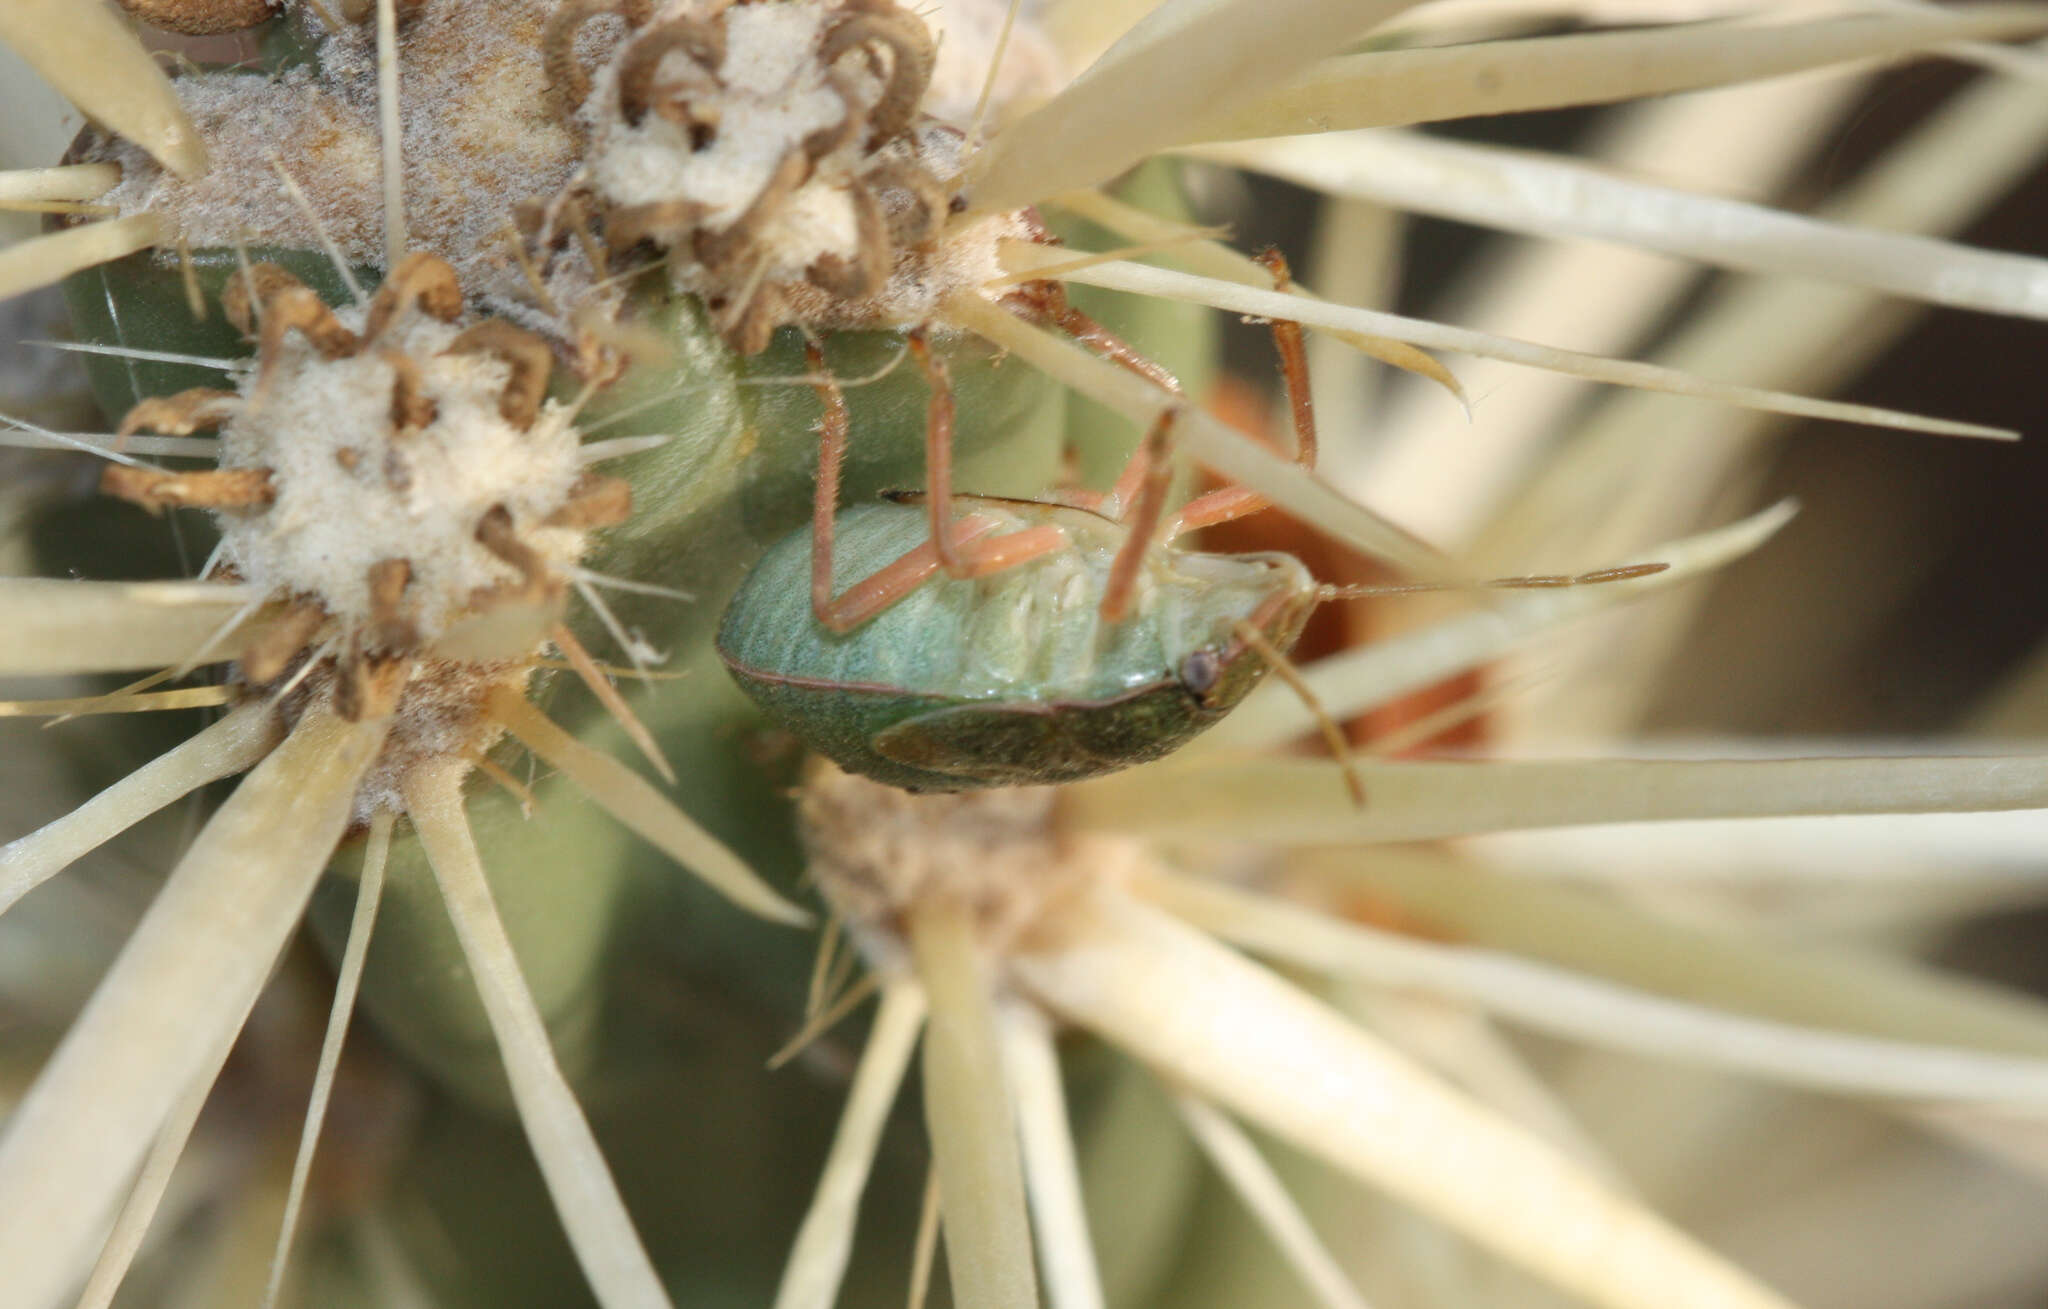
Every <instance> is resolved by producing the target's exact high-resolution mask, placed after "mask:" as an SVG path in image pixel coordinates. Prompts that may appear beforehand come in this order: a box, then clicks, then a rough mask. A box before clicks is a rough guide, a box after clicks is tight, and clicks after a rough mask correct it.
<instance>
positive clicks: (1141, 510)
mask: <svg viewBox="0 0 2048 1309" xmlns="http://www.w3.org/2000/svg"><path fill="white" fill-rule="evenodd" d="M1179 417H1180V407H1179V406H1177V405H1176V406H1174V407H1173V408H1170V409H1168V410H1166V411H1165V412H1164V413H1162V414H1160V415H1159V417H1158V418H1156V419H1154V420H1153V422H1152V427H1151V430H1150V431H1148V432H1146V433H1145V439H1144V441H1142V442H1141V443H1140V444H1139V446H1138V449H1137V452H1136V453H1134V454H1133V455H1132V456H1131V462H1130V463H1129V464H1128V465H1127V466H1126V467H1125V469H1124V476H1123V477H1119V478H1118V479H1117V493H1116V494H1117V503H1118V504H1119V505H1120V506H1122V514H1123V522H1124V526H1125V527H1126V528H1127V529H1128V531H1127V534H1126V535H1125V537H1124V543H1123V545H1122V546H1121V547H1120V548H1119V549H1118V550H1117V552H1116V559H1115V561H1114V562H1112V563H1111V564H1110V567H1109V581H1108V583H1107V584H1106V585H1104V587H1103V588H1102V604H1101V606H1100V608H1099V609H1098V611H1097V612H1099V613H1100V614H1101V616H1102V621H1103V622H1105V623H1120V622H1122V621H1123V620H1124V615H1125V613H1127V612H1128V611H1129V609H1130V605H1131V593H1132V591H1133V590H1134V589H1135V588H1136V586H1137V582H1138V570H1139V569H1141V568H1143V567H1144V565H1145V552H1146V551H1148V550H1150V549H1151V548H1152V541H1153V539H1154V538H1155V537H1157V536H1158V534H1159V524H1160V521H1161V520H1162V519H1164V518H1165V517H1166V497H1167V493H1168V492H1169V491H1171V490H1172V488H1173V461H1172V460H1171V459H1169V458H1168V457H1167V456H1168V454H1169V453H1170V451H1171V443H1172V436H1173V424H1174V420H1175V419H1177V418H1179ZM1133 469H1135V470H1137V471H1138V472H1139V473H1140V474H1141V476H1142V479H1143V480H1142V481H1141V482H1140V483H1139V484H1138V485H1137V486H1136V487H1135V488H1131V489H1126V488H1125V486H1124V482H1125V480H1126V479H1127V478H1128V477H1129V476H1130V475H1131V472H1132V470H1133ZM1133 495H1135V497H1136V498H1135V499H1132V498H1131V497H1132V496H1133Z"/></svg>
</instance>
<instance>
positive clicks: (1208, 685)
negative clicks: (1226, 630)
mask: <svg viewBox="0 0 2048 1309" xmlns="http://www.w3.org/2000/svg"><path fill="white" fill-rule="evenodd" d="M1222 680H1223V657H1222V656H1221V655H1219V654H1217V653H1216V652H1215V651H1214V650H1211V649H1209V648H1208V647H1206V646H1205V647H1203V648H1202V649H1200V650H1197V651H1195V652H1194V653H1193V654H1191V655H1189V656H1188V657H1187V658H1185V659H1183V660H1181V661H1180V681H1181V685H1182V686H1185V687H1186V688H1187V689H1188V690H1190V691H1192V692H1193V693H1194V694H1196V695H1198V696H1202V697H1204V698H1206V697H1207V696H1208V694H1209V692H1211V691H1213V690H1215V689H1216V683H1218V682H1220V681H1222Z"/></svg>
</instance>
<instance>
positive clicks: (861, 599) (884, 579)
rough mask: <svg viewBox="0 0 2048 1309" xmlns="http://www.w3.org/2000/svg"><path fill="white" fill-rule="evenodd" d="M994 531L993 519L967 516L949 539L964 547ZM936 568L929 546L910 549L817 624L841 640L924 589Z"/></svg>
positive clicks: (831, 606) (832, 607) (841, 597)
mask: <svg viewBox="0 0 2048 1309" xmlns="http://www.w3.org/2000/svg"><path fill="white" fill-rule="evenodd" d="M995 527H996V521H995V520H994V519H993V518H984V517H983V516H981V515H980V514H969V515H968V516H967V517H965V518H963V519H961V520H960V522H959V523H958V524H957V525H956V527H955V529H954V533H953V539H954V541H955V543H956V544H960V545H965V544H966V543H967V542H969V541H973V540H975V539H976V538H978V537H982V536H986V535H987V534H988V533H989V532H991V531H994V530H995ZM939 567H940V565H939V552H938V550H937V548H936V547H935V546H934V545H933V543H932V542H930V541H926V542H925V543H924V544H923V545H919V546H914V547H912V548H911V549H909V550H906V551H905V552H904V553H903V554H901V555H900V556H898V557H897V558H896V560H895V562H893V563H888V564H884V565H883V566H882V567H880V568H878V569H876V570H875V571H874V572H872V573H869V574H868V575H867V576H866V577H863V578H862V579H860V580H859V581H858V582H855V583H854V584H853V585H851V586H849V587H847V588H846V590H845V591H844V592H842V593H841V594H840V595H839V597H838V598H837V599H835V600H833V601H831V602H830V603H829V604H827V605H826V606H825V609H824V611H823V612H822V613H819V614H818V621H819V622H821V623H823V624H824V625H825V626H826V627H828V628H830V629H831V630H832V631H834V632H836V633H838V634H839V635H841V636H844V635H846V634H847V633H848V632H851V631H852V630H853V629H854V628H856V627H859V626H860V625H861V624H862V623H865V622H867V621H868V620H869V619H871V618H873V617H874V616H875V615H876V614H879V613H881V612H882V611H883V610H885V609H887V608H888V607H889V606H890V605H893V604H895V603H896V602H897V601H898V600H901V599H902V598H903V597H904V596H906V595H909V594H910V593H911V592H912V591H915V590H916V589H917V588H918V587H920V586H922V585H924V584H925V583H926V582H927V581H929V580H930V579H931V577H932V576H933V575H934V574H935V573H937V572H938V571H939Z"/></svg>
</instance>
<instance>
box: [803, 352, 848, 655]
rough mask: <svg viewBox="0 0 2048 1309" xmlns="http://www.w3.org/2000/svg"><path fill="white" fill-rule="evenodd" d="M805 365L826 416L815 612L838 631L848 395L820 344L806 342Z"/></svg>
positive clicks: (814, 519)
mask: <svg viewBox="0 0 2048 1309" xmlns="http://www.w3.org/2000/svg"><path fill="white" fill-rule="evenodd" d="M804 364H805V366H806V367H808V368H809V369H810V370H811V376H812V377H813V378H815V379H817V380H815V381H813V382H812V383H811V386H812V389H813V390H815V391H817V393H818V402H819V403H820V404H821V405H823V406H824V407H825V413H824V416H823V417H822V418H820V419H819V420H818V489H817V494H816V496H815V498H814V499H813V500H812V502H811V612H812V613H814V614H816V615H817V616H818V621H819V622H821V623H823V624H825V626H827V627H831V628H832V629H833V630H834V631H840V630H843V629H841V628H838V627H837V626H835V625H834V623H833V620H832V614H833V612H834V611H833V606H832V526H833V522H834V520H835V519H836V517H837V515H838V512H839V470H840V469H841V468H842V467H843V466H844V465H845V461H846V437H847V430H848V428H849V426H850V423H849V421H848V418H847V414H846V394H845V392H843V391H841V390H840V389H839V380H838V379H837V378H835V377H833V376H832V374H830V373H828V372H826V371H825V352H824V351H823V350H821V349H819V348H818V343H817V342H816V341H805V342H804Z"/></svg>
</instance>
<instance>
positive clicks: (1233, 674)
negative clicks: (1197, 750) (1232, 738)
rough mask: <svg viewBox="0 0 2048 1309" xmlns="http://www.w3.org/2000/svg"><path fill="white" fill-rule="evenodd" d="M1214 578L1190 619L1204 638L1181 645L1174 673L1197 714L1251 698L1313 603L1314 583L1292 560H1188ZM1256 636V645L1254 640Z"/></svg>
mask: <svg viewBox="0 0 2048 1309" xmlns="http://www.w3.org/2000/svg"><path fill="white" fill-rule="evenodd" d="M1192 562H1195V563H1196V564H1197V566H1199V567H1201V568H1202V569H1203V570H1204V571H1205V572H1206V573H1209V574H1212V576H1208V577H1205V579H1204V580H1205V582H1207V583H1208V584H1207V585H1205V586H1204V587H1203V588H1201V591H1200V593H1199V594H1200V597H1201V598H1200V602H1199V603H1198V604H1196V605H1193V606H1191V612H1190V613H1189V614H1188V615H1187V618H1188V620H1190V621H1191V623H1192V624H1194V625H1196V626H1197V627H1198V628H1199V630H1201V631H1203V633H1204V635H1203V637H1202V638H1201V639H1199V640H1192V641H1189V642H1187V643H1185V644H1184V645H1183V646H1182V648H1183V649H1185V650H1186V652H1187V653H1185V654H1183V655H1182V656H1181V658H1180V663H1179V665H1178V667H1177V668H1176V670H1175V671H1176V672H1177V674H1178V676H1179V677H1180V682H1181V685H1182V686H1183V687H1185V688H1186V689H1187V691H1188V693H1189V694H1190V695H1192V696H1194V697H1195V699H1196V700H1197V701H1198V702H1199V703H1200V704H1201V706H1202V708H1203V709H1204V710H1206V711H1208V712H1210V713H1213V714H1219V715H1220V714H1225V713H1228V712H1229V711H1230V710H1231V709H1233V708H1235V707H1236V706H1237V704H1238V702H1239V701H1241V700H1243V699H1244V698H1245V696H1247V695H1249V694H1250V693H1251V690H1252V688H1253V687H1254V686H1257V685H1258V684H1259V680H1260V679H1261V678H1263V677H1264V676H1265V675H1266V672H1267V670H1268V669H1269V668H1270V666H1271V665H1270V661H1269V660H1268V658H1267V656H1266V654H1265V653H1264V652H1263V651H1262V650H1261V648H1260V647H1261V646H1262V645H1263V646H1264V647H1266V648H1267V649H1270V650H1277V651H1280V652H1283V653H1284V652H1286V651H1288V650H1291V649H1293V648H1294V643H1295V642H1296V641H1298V640H1299V639H1300V638H1301V629H1302V627H1303V625H1304V624H1306V623H1307V622H1308V617H1309V615H1310V614H1311V613H1313V612H1314V611H1315V607H1316V605H1317V603H1318V595H1317V587H1316V582H1315V579H1314V578H1313V577H1312V576H1311V575H1310V574H1309V571H1308V569H1307V567H1305V566H1304V565H1303V564H1302V562H1301V561H1300V560H1298V559H1296V558H1294V557H1293V556H1292V555H1284V554H1249V555H1204V556H1197V557H1195V559H1194V560H1193V561H1192ZM1253 634H1255V635H1256V637H1257V639H1256V640H1253V639H1251V637H1252V635H1253Z"/></svg>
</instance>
